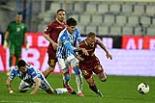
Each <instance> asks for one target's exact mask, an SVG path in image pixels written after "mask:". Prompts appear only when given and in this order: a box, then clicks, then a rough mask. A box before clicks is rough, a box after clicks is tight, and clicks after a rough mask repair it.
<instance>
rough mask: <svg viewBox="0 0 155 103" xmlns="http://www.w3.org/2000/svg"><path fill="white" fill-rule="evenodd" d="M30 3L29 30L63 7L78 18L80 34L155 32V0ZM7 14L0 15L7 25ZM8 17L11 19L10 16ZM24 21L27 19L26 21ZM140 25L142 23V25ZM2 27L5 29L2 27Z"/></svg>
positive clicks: (45, 0) (12, 3)
mask: <svg viewBox="0 0 155 103" xmlns="http://www.w3.org/2000/svg"><path fill="white" fill-rule="evenodd" d="M16 2H17V1H12V0H7V2H5V5H7V6H9V7H10V8H16V6H17V5H16ZM27 3H28V4H30V3H29V2H27ZM32 4H33V6H34V7H33V8H32V11H31V12H32V14H33V15H32V18H30V17H29V16H28V17H27V19H32V20H30V21H31V23H29V25H33V26H31V27H33V29H32V31H42V29H43V28H44V25H46V24H47V23H48V22H49V21H50V20H51V19H53V17H54V15H55V14H54V13H55V11H56V10H57V9H59V8H64V9H66V11H67V15H68V17H70V16H73V17H75V18H76V19H77V21H78V22H79V24H78V26H79V28H81V29H82V30H81V32H82V34H86V33H87V32H88V31H89V30H90V31H91V30H95V32H96V33H97V34H99V35H117V34H118V35H124V34H129V35H131V34H133V35H140V34H143V33H146V34H148V35H153V34H154V35H155V33H153V32H154V31H153V30H152V29H153V27H155V26H154V25H155V19H154V18H155V2H134V1H132V2H131V1H130V2H127V1H126V2H125V0H123V1H122V2H121V1H111V0H109V1H106V0H100V1H92V0H70V1H67V0H66V1H61V0H38V1H37V3H36V1H35V0H32ZM18 5H19V4H18ZM27 6H29V5H27ZM36 8H38V9H36ZM0 11H1V14H3V13H2V12H3V11H4V8H2V7H0ZM5 11H6V9H5ZM27 12H30V11H27ZM9 13H10V11H8V12H7V14H4V16H3V15H2V16H1V17H0V21H2V23H3V24H4V25H6V24H7V22H4V18H6V17H5V16H6V15H8V14H9ZM68 17H67V18H68ZM8 18H11V16H10V17H7V19H8ZM8 20H11V19H8ZM26 22H29V20H27V21H26ZM139 24H142V26H141V25H139ZM2 29H3V30H5V28H2ZM142 29H143V30H142ZM142 32H143V33H142Z"/></svg>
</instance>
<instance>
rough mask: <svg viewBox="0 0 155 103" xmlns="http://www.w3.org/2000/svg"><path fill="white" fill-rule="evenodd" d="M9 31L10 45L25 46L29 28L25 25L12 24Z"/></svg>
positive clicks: (8, 28)
mask: <svg viewBox="0 0 155 103" xmlns="http://www.w3.org/2000/svg"><path fill="white" fill-rule="evenodd" d="M7 31H8V32H9V42H10V44H15V45H17V46H22V45H23V43H24V37H25V33H26V31H27V26H26V25H25V24H24V23H16V22H15V21H13V22H10V23H9V25H8V27H7Z"/></svg>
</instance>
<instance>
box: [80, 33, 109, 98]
mask: <svg viewBox="0 0 155 103" xmlns="http://www.w3.org/2000/svg"><path fill="white" fill-rule="evenodd" d="M97 45H99V46H100V47H101V48H102V49H103V50H104V51H105V53H106V57H107V58H110V59H112V55H111V54H110V53H109V52H108V50H107V49H106V47H105V46H104V44H103V43H102V42H101V40H100V39H98V38H96V34H95V33H93V32H90V33H89V34H88V36H87V38H86V39H85V40H84V41H82V42H81V43H80V45H79V46H80V47H81V48H85V49H86V50H87V51H88V53H89V56H86V55H84V54H82V53H79V56H80V62H79V67H80V69H81V71H82V74H83V76H84V78H85V79H86V81H87V83H88V84H89V87H90V89H91V90H92V91H94V92H95V93H96V94H97V95H99V96H102V93H101V92H100V91H99V90H98V89H97V87H96V84H95V81H94V79H93V73H95V74H96V75H97V76H98V77H99V79H100V80H101V81H105V80H106V79H107V76H106V73H105V71H104V69H103V67H102V65H101V64H100V61H99V59H98V58H97V57H96V56H95V54H94V51H95V48H96V46H97Z"/></svg>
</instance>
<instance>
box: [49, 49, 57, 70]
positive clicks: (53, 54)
mask: <svg viewBox="0 0 155 103" xmlns="http://www.w3.org/2000/svg"><path fill="white" fill-rule="evenodd" d="M56 62H57V58H56V51H54V50H51V51H48V65H49V66H50V67H54V66H55V64H56Z"/></svg>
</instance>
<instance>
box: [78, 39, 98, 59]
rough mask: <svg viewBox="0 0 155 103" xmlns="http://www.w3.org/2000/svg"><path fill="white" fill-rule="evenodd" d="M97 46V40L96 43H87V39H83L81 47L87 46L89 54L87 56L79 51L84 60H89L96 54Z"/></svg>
mask: <svg viewBox="0 0 155 103" xmlns="http://www.w3.org/2000/svg"><path fill="white" fill-rule="evenodd" d="M96 46H97V43H96V42H95V43H94V45H91V46H90V45H87V43H86V42H85V41H82V42H81V43H80V45H79V47H81V48H85V49H86V50H87V51H88V54H89V56H86V55H84V54H82V53H79V54H80V56H81V57H82V58H83V59H84V60H89V59H90V58H91V57H92V56H94V55H95V54H94V52H95V48H96Z"/></svg>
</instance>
